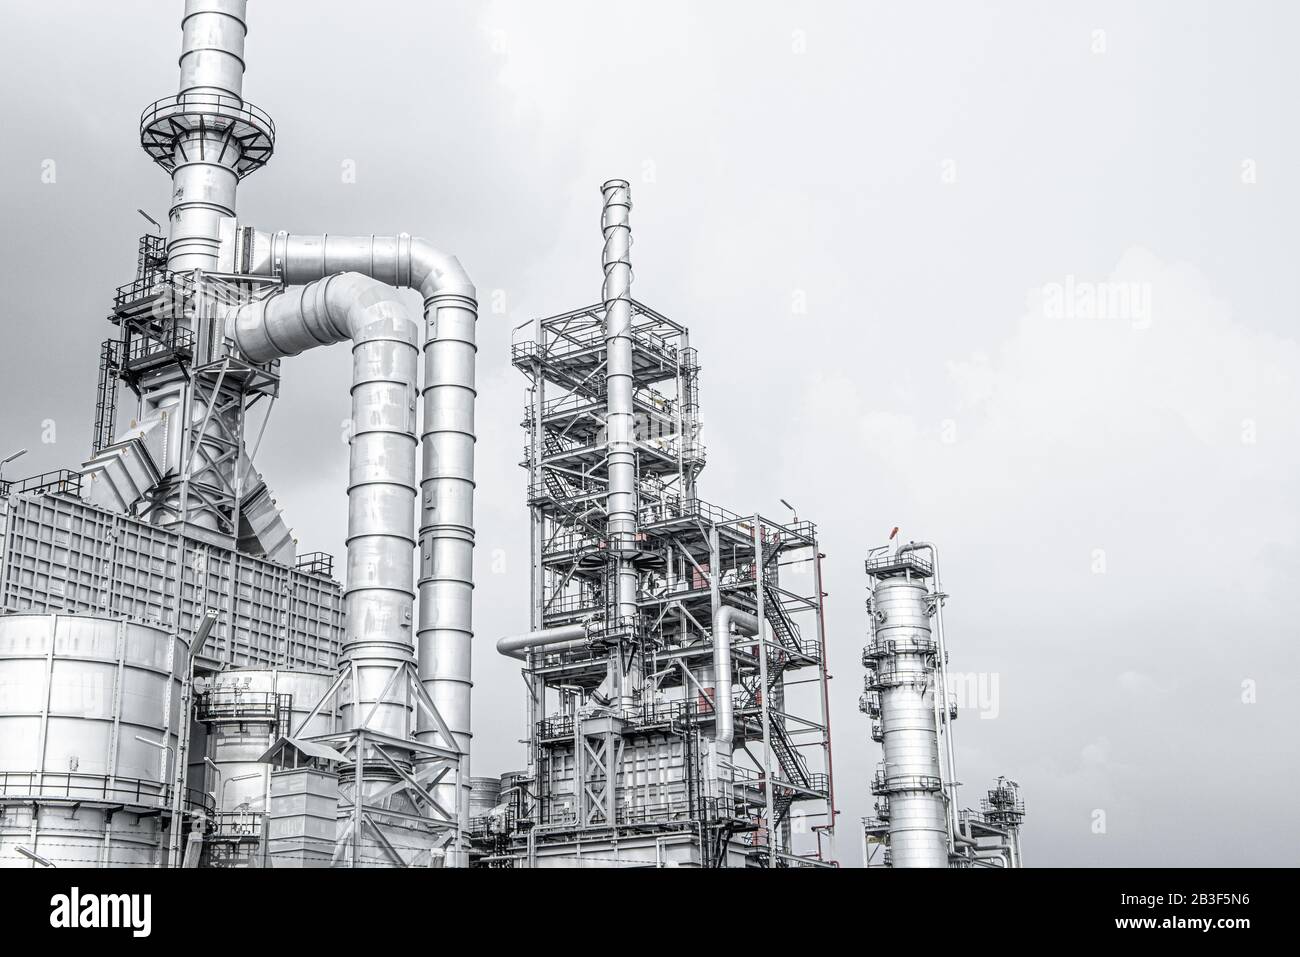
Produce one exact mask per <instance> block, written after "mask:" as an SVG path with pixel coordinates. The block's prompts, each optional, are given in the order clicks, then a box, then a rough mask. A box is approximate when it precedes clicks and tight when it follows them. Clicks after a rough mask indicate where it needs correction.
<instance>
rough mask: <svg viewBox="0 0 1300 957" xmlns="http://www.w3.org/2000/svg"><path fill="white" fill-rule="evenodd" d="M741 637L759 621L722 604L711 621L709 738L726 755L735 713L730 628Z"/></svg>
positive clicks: (733, 735) (731, 744) (733, 737)
mask: <svg viewBox="0 0 1300 957" xmlns="http://www.w3.org/2000/svg"><path fill="white" fill-rule="evenodd" d="M732 628H735V629H736V630H737V631H739V632H740V633H741V634H745V635H757V634H758V630H759V620H758V618H757V617H755V616H754V615H751V614H750V613H749V612H747V611H741V610H740V609H739V608H734V607H732V606H731V605H723V606H722V610H721V611H719V612H718V617H717V618H715V619H714V620H713V675H714V679H713V680H714V688H713V700H714V707H715V710H716V711H717V715H718V720H717V723H716V724H715V725H714V729H713V739H714V740H715V741H717V742H718V746H719V747H721V748H724V749H725V750H726V752H727V754H730V753H731V749H732V748H733V747H734V746H735V740H736V714H735V705H734V703H733V702H732V700H731V629H732Z"/></svg>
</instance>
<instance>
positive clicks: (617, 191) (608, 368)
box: [600, 179, 637, 696]
mask: <svg viewBox="0 0 1300 957" xmlns="http://www.w3.org/2000/svg"><path fill="white" fill-rule="evenodd" d="M600 191H601V194H602V195H603V196H604V200H605V202H604V209H603V210H602V212H601V219H600V228H601V233H602V234H603V235H604V237H605V248H604V251H603V253H602V255H601V265H602V267H603V268H604V271H605V282H604V285H603V288H602V290H601V300H602V302H603V303H604V305H605V403H606V405H605V441H606V462H607V467H608V471H609V486H608V491H607V495H606V498H605V514H606V526H605V528H606V532H605V537H606V539H607V541H608V547H609V554H610V560H611V561H612V562H613V564H614V575H613V580H614V582H615V586H614V587H615V592H616V593H615V594H614V595H613V596H612V601H610V602H609V614H610V616H611V617H612V618H613V619H615V622H622V621H627V620H629V619H633V618H635V617H636V614H637V573H636V565H635V564H633V558H634V557H635V555H636V550H637V506H636V448H635V445H634V438H635V420H634V417H633V404H632V402H633V398H632V397H633V382H632V294H631V290H632V260H631V255H630V253H631V248H632V230H631V227H630V226H629V224H628V217H629V213H630V212H631V210H632V197H631V191H630V188H629V187H628V184H627V181H626V180H621V179H612V180H609V181H608V182H607V183H605V184H604V185H603V186H602V187H601V188H600ZM616 627H617V625H616ZM621 662H622V656H621V655H612V656H611V657H610V667H611V669H618V672H619V673H617V674H616V673H614V671H613V670H611V673H610V676H609V677H610V679H611V682H612V684H613V687H614V688H615V689H616V692H615V693H616V694H618V695H621V696H627V695H630V694H631V692H632V689H631V688H625V687H623V683H624V676H623V674H622V673H621V669H622V664H621Z"/></svg>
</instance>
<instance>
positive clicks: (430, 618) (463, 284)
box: [231, 227, 478, 813]
mask: <svg viewBox="0 0 1300 957" xmlns="http://www.w3.org/2000/svg"><path fill="white" fill-rule="evenodd" d="M233 235H234V236H235V237H236V249H234V250H232V251H231V252H232V256H231V259H232V262H233V264H234V265H235V266H237V267H238V271H240V272H245V273H249V274H253V275H264V276H266V275H279V276H280V277H281V278H282V279H283V280H284V281H285V282H287V283H290V284H293V285H298V284H301V283H307V282H313V281H316V280H320V279H323V278H325V277H327V276H330V275H332V274H334V273H338V272H356V273H361V274H362V275H365V276H369V277H371V278H372V279H375V280H378V281H379V282H381V283H384V284H386V285H389V286H397V287H403V288H408V289H415V290H418V291H419V293H420V295H421V296H423V297H424V319H425V336H424V388H423V402H424V427H423V432H422V434H421V436H420V444H421V448H422V452H423V459H424V465H423V477H422V480H421V487H420V488H421V491H420V502H421V513H420V535H419V543H420V571H419V595H420V606H419V612H420V617H419V628H418V632H417V653H416V659H417V662H418V665H419V674H420V681H421V683H422V684H423V685H424V687H425V690H427V691H428V693H429V696H430V698H431V699H432V700H433V703H434V705H435V706H436V707H437V708H438V711H439V713H440V714H441V715H442V717H443V720H444V721H446V722H447V725H448V727H449V729H450V730H451V732H452V734H453V736H454V737H455V739H456V744H457V747H458V748H459V750H460V751H461V753H462V754H463V755H464V757H463V758H462V763H461V768H462V780H463V781H464V782H465V784H464V788H465V789H466V791H467V789H468V787H469V783H468V782H469V778H470V774H469V764H468V760H469V751H470V739H471V737H472V735H471V733H470V689H471V687H472V682H471V680H470V650H471V643H472V640H473V637H474V632H473V624H472V618H471V602H472V597H473V588H474V579H473V560H474V401H475V397H476V395H477V393H476V391H475V387H474V366H475V358H476V351H477V349H476V346H475V323H476V321H477V319H478V303H477V300H476V298H475V296H476V293H475V290H474V284H473V283H472V282H470V279H469V276H468V274H466V272H465V270H464V268H463V267H462V266H461V264H460V262H459V261H458V260H457V259H456V257H454V256H450V255H446V254H444V253H441V252H439V251H438V250H436V249H435V248H434V247H433V246H432V245H431V244H430V243H429V242H427V241H426V240H424V239H420V238H418V237H414V238H413V237H411V236H409V235H407V234H406V233H402V234H400V235H397V236H388V237H380V236H330V235H323V236H296V235H291V234H289V233H286V232H278V233H269V232H264V231H260V230H253V229H251V228H248V227H245V228H243V229H236V230H234V232H233ZM436 733H437V732H436V729H434V728H433V727H432V726H431V725H429V724H427V723H424V724H422V725H421V727H420V734H419V737H420V740H433V739H434V737H435V735H436ZM453 786H454V785H450V784H448V785H439V788H440V789H441V788H446V787H453ZM463 797H464V800H461V801H460V807H461V808H462V809H467V808H468V806H469V801H468V793H466V794H465V795H463ZM465 813H468V812H467V810H466V811H465Z"/></svg>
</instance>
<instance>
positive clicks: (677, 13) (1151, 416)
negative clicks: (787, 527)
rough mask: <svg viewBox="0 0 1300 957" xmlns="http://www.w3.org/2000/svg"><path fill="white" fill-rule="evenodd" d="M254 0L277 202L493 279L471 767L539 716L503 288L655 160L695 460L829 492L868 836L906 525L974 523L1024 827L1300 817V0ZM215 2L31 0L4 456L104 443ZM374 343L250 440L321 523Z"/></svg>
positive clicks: (1162, 831)
mask: <svg viewBox="0 0 1300 957" xmlns="http://www.w3.org/2000/svg"><path fill="white" fill-rule="evenodd" d="M250 8H251V9H250V14H249V27H250V36H249V43H248V74H247V78H246V82H245V93H246V95H247V97H248V99H249V100H250V101H252V102H253V103H256V104H257V105H259V106H261V107H263V108H265V109H266V110H267V111H269V112H270V113H271V115H272V116H273V117H274V118H275V120H276V124H277V128H278V139H279V141H278V144H277V151H276V156H275V158H274V159H273V160H272V162H271V163H270V164H269V165H268V166H267V168H266V169H264V170H262V171H260V172H258V173H256V174H254V175H253V176H252V177H250V178H249V179H248V180H246V181H245V183H244V185H243V187H242V188H241V191H240V214H241V220H242V221H244V222H247V223H251V224H254V225H257V226H259V227H262V228H269V229H290V230H295V231H302V232H322V231H328V232H336V233H351V232H365V233H369V232H375V233H391V232H396V231H399V230H406V231H409V232H412V233H417V234H421V235H425V236H427V237H429V238H430V239H433V240H434V241H435V242H437V243H438V244H439V245H441V246H442V247H444V248H446V249H448V250H451V251H453V252H455V253H456V254H457V255H459V257H460V258H461V260H462V262H463V263H464V264H465V266H466V268H467V269H468V270H469V271H470V273H471V275H472V276H473V277H474V279H475V281H476V282H477V284H478V287H479V290H480V297H481V299H482V301H483V314H482V318H481V320H480V323H479V334H480V352H479V356H480V365H479V390H480V404H479V410H478V423H479V434H480V439H479V446H478V476H479V493H478V498H477V514H478V525H479V550H478V556H477V593H476V597H477V601H476V609H475V615H476V629H477V631H478V634H479V639H480V640H479V642H478V645H477V649H476V652H475V661H474V667H475V681H476V690H475V700H474V709H475V715H474V720H475V727H476V736H475V748H476V751H475V756H474V768H475V771H476V772H477V773H495V772H499V771H503V770H509V769H512V768H515V767H518V766H521V764H522V761H523V754H522V748H521V747H520V746H519V745H518V744H517V743H515V739H516V738H518V737H519V736H521V735H522V732H523V700H522V685H521V683H520V680H519V678H518V676H517V670H516V667H515V664H514V663H513V662H510V661H507V660H505V659H499V658H497V656H496V655H495V654H494V653H493V651H492V647H491V646H492V643H493V642H494V641H495V639H496V637H497V636H498V635H500V634H502V633H506V632H511V631H518V630H521V629H522V628H523V627H525V626H526V624H527V607H526V604H527V598H526V596H527V564H528V553H527V522H526V508H525V505H524V473H523V471H522V470H521V469H519V468H518V467H517V465H516V463H517V461H518V460H519V458H520V456H521V448H522V442H523V434H522V431H521V430H520V429H519V428H518V420H519V413H520V411H521V408H522V402H523V378H522V377H521V376H519V375H518V374H517V373H516V372H515V371H514V370H513V369H511V368H510V366H509V348H508V347H509V329H510V327H512V326H514V325H516V324H518V323H519V322H522V321H523V320H525V319H527V318H530V317H531V316H534V315H536V314H539V313H542V314H551V313H555V312H560V311H563V310H565V309H568V308H572V307H576V306H580V305H586V304H588V303H590V302H594V301H595V300H596V299H598V298H599V289H600V246H601V240H600V234H599V211H600V196H599V193H598V186H599V185H600V183H601V182H602V181H604V180H605V179H608V178H610V177H614V176H621V177H626V178H628V179H629V180H631V182H632V189H633V199H634V203H635V208H634V210H633V220H632V222H633V230H634V236H635V241H636V244H635V246H634V249H633V261H634V265H635V268H636V281H635V285H634V294H635V295H636V296H637V297H638V298H640V299H642V300H644V301H646V302H648V303H649V304H651V305H653V306H654V307H656V308H657V309H659V310H660V311H662V312H664V313H666V314H667V315H669V316H671V317H673V318H675V319H677V320H678V321H680V322H683V323H686V324H687V325H689V326H690V327H691V332H692V344H693V345H695V346H697V347H698V348H699V350H700V357H701V362H702V365H703V370H704V371H703V380H702V408H703V411H704V417H705V440H706V442H707V444H708V447H709V454H710V465H709V468H708V469H707V470H706V471H705V473H704V476H703V479H702V495H703V496H704V497H705V498H707V499H709V500H711V501H715V502H718V503H719V504H722V505H725V506H727V507H729V508H732V509H734V510H737V511H754V510H761V511H764V512H767V513H770V514H772V515H774V516H779V515H780V514H782V510H781V509H780V506H779V505H778V503H777V499H778V497H785V498H788V499H790V500H791V501H792V502H794V503H795V504H796V505H798V506H799V508H800V511H801V513H802V514H803V515H804V516H805V517H809V518H812V519H814V520H815V521H817V522H819V523H820V524H821V529H822V535H823V544H824V548H825V551H826V552H827V555H828V558H827V562H826V566H825V572H826V576H827V589H828V590H829V592H830V598H829V599H828V613H829V618H828V640H829V643H830V645H831V662H832V667H833V672H834V674H835V680H834V682H833V684H832V696H833V711H834V714H833V736H834V745H835V758H836V772H837V778H836V780H837V785H838V787H837V790H838V797H839V804H840V807H841V809H842V811H843V814H842V817H841V836H840V839H839V845H838V850H839V856H840V858H841V859H842V860H843V861H844V863H846V864H848V865H853V866H856V864H857V863H858V850H857V839H856V822H857V818H858V817H860V816H861V815H863V814H865V813H869V812H870V806H871V798H870V796H869V794H868V793H867V778H868V775H869V773H870V770H871V769H872V768H873V767H874V766H875V763H876V762H877V760H878V756H879V748H878V746H877V745H875V744H873V743H872V742H871V741H870V739H869V738H868V736H867V731H868V722H867V719H866V718H865V716H863V715H861V714H859V713H858V711H857V698H858V694H859V691H860V687H861V679H862V668H861V664H860V662H859V655H860V650H861V646H862V644H863V643H864V641H865V638H866V618H865V613H864V609H863V599H864V597H865V580H864V578H863V576H862V574H861V567H862V566H861V559H862V557H863V555H864V553H865V551H866V549H867V547H869V546H870V545H874V544H877V543H879V542H881V541H883V539H884V536H885V535H886V534H887V533H888V530H889V528H890V527H891V526H893V525H895V524H897V525H900V526H902V529H903V537H905V538H927V539H932V540H934V541H936V542H938V543H939V544H940V545H941V547H942V554H943V559H944V579H945V585H946V588H947V591H948V592H949V593H950V594H951V596H952V597H951V599H950V602H949V605H948V614H947V618H946V622H947V630H948V641H949V648H950V651H951V658H952V662H951V666H952V668H953V669H954V670H956V671H958V672H968V673H975V674H976V675H977V676H982V681H983V685H982V687H983V688H984V690H985V694H986V697H987V696H988V695H991V694H992V692H993V688H994V685H993V682H994V681H995V680H996V700H995V701H991V700H986V701H985V702H984V704H985V705H986V706H985V707H983V708H981V707H979V706H978V703H976V702H973V703H972V704H975V705H977V706H974V707H971V708H968V709H966V710H964V712H963V715H962V719H961V720H960V721H959V722H958V723H957V726H956V740H957V744H958V749H959V750H958V767H959V771H960V777H961V779H962V780H963V781H964V782H966V787H965V790H964V797H965V798H966V800H967V801H968V802H970V803H974V802H975V801H976V800H977V799H978V797H979V794H980V793H981V792H982V791H983V789H984V788H986V787H987V786H988V785H989V784H990V783H991V782H992V779H993V777H995V776H996V775H997V774H998V773H1007V774H1009V775H1010V776H1012V777H1013V778H1015V779H1016V780H1018V781H1019V782H1020V783H1021V784H1022V785H1023V788H1024V792H1025V796H1026V800H1027V803H1028V808H1029V817H1028V820H1027V824H1026V830H1025V835H1024V847H1025V854H1026V858H1027V861H1028V863H1030V864H1031V865H1032V864H1036V865H1046V864H1055V865H1094V864H1109V865H1129V864H1170V865H1197V864H1291V863H1294V861H1295V859H1296V854H1297V851H1298V850H1300V823H1297V819H1296V816H1295V814H1294V799H1293V798H1292V795H1293V794H1294V792H1295V790H1296V788H1297V786H1300V772H1298V769H1297V749H1296V746H1295V743H1294V740H1293V736H1292V735H1291V734H1290V733H1289V732H1287V731H1285V730H1284V729H1285V727H1286V726H1287V724H1289V723H1290V722H1293V721H1294V715H1293V713H1292V709H1290V708H1288V707H1287V706H1286V705H1285V702H1286V701H1287V700H1292V701H1294V700H1297V699H1300V678H1298V677H1297V673H1298V669H1297V667H1296V666H1297V660H1296V658H1297V655H1296V651H1295V647H1296V638H1297V634H1296V621H1297V610H1298V609H1297V604H1298V601H1300V600H1298V599H1297V590H1296V588H1295V587H1294V582H1295V580H1296V578H1297V576H1300V552H1298V551H1297V509H1296V504H1295V497H1296V490H1297V478H1298V476H1297V470H1298V469H1297V467H1298V466H1300V451H1298V450H1300V443H1298V442H1297V438H1300V436H1298V435H1297V433H1298V432H1300V429H1298V427H1297V421H1296V410H1297V408H1300V403H1298V401H1297V400H1298V399H1300V396H1297V391H1298V387H1297V381H1298V379H1300V349H1298V348H1297V343H1296V338H1295V328H1296V325H1295V324H1296V319H1297V306H1296V301H1297V300H1296V294H1295V290H1294V288H1293V284H1292V282H1291V279H1292V276H1293V275H1294V271H1295V270H1294V263H1295V261H1296V259H1297V254H1298V253H1300V250H1298V249H1297V242H1296V232H1295V229H1294V225H1293V224H1294V221H1295V219H1296V215H1295V212H1296V209H1297V200H1298V199H1300V197H1298V196H1297V186H1296V183H1297V180H1296V177H1294V176H1292V175H1291V174H1288V173H1286V172H1285V171H1286V169H1287V168H1293V167H1295V166H1296V165H1297V159H1298V157H1297V151H1298V150H1300V141H1298V140H1297V135H1296V132H1295V130H1296V124H1295V123H1293V122H1291V121H1290V118H1291V117H1292V115H1293V113H1294V104H1293V103H1292V102H1291V101H1292V99H1293V96H1294V91H1295V90H1296V88H1297V80H1298V79H1300V77H1298V76H1297V69H1298V68H1297V66H1296V59H1295V55H1294V52H1293V51H1292V50H1291V49H1290V47H1291V46H1292V45H1293V44H1292V38H1294V36H1295V35H1296V34H1297V32H1300V9H1297V8H1296V7H1295V6H1294V5H1291V4H1286V3H1283V2H1280V0H1279V2H1275V3H1233V4H1227V3H1221V4H1213V5H1212V4H1209V3H1193V2H1165V3H1159V2H1148V3H1144V4H1140V5H1133V4H1128V3H1097V2H1093V3H1087V4H1084V3H1054V4H1041V3H1032V2H1028V0H1026V2H1020V3H997V4H991V3H990V4H976V3H958V2H956V0H952V2H944V3H915V4H913V3H908V4H898V3H862V2H858V3H850V2H831V0H823V2H820V3H816V4H808V3H802V4H801V3H774V2H753V0H748V2H743V3H742V2H740V0H725V2H724V0H713V2H696V3H684V2H665V0H656V2H648V0H645V2H611V0H603V2H595V0H591V2H579V0H547V2H535V0H528V2H524V0H517V2H487V0H484V2H434V3H415V2H401V3H399V2H396V0H389V2H383V0H372V2H371V3H369V4H367V5H366V12H365V13H364V15H360V16H359V15H358V14H356V13H355V11H356V10H357V9H358V7H357V5H356V4H350V3H343V2H336V0H329V2H322V0H313V2H310V3H308V2H306V0H275V2H274V3H270V2H267V0H255V2H253V3H251V4H250ZM110 9H111V15H109V16H106V15H105V13H106V12H107V11H109V10H110ZM92 10H93V11H95V12H96V13H97V14H98V15H97V16H95V17H93V18H92V17H91V16H90V11H92ZM180 11H181V3H180V2H179V0H176V2H167V3H160V2H158V0H149V2H146V0H118V2H115V3H113V4H112V5H111V7H110V5H107V4H90V3H73V2H66V0H44V2H42V3H40V4H20V3H13V2H7V3H6V4H5V20H6V29H5V30H4V31H0V79H2V80H3V89H4V90H5V95H4V98H3V102H2V105H0V116H2V119H3V130H4V135H3V137H2V138H0V209H2V210H3V216H4V223H5V227H6V228H5V229H4V230H3V231H0V278H2V281H3V288H4V290H5V299H6V307H7V312H6V314H5V316H4V320H3V321H4V329H5V332H6V344H5V345H4V346H3V347H0V382H2V383H3V399H4V402H3V404H2V405H0V436H2V437H3V439H2V441H0V444H3V445H4V446H5V449H4V451H8V450H9V448H10V447H16V446H22V445H26V446H28V447H29V448H31V449H32V452H31V454H30V455H29V456H28V458H27V459H26V460H25V461H24V462H23V463H22V466H23V467H22V468H21V470H15V471H22V472H24V473H25V472H31V471H37V470H40V469H45V468H56V467H61V466H68V465H73V464H75V463H76V462H78V461H80V460H81V459H82V458H84V457H85V455H86V454H87V447H88V444H89V433H90V421H91V417H92V412H93V392H94V384H95V368H96V360H97V354H98V343H99V342H100V340H101V339H103V338H104V337H106V336H107V335H108V334H109V326H108V325H107V323H105V322H104V320H103V317H104V316H105V315H106V314H107V312H108V308H109V305H110V302H111V294H112V290H113V287H114V286H116V285H118V284H120V283H122V282H125V281H127V280H128V279H130V278H131V273H132V270H133V267H134V255H135V249H134V246H135V239H136V237H137V235H138V234H139V233H140V232H141V231H142V230H141V225H142V221H141V220H140V219H139V217H138V216H137V215H136V213H135V208H136V207H137V206H143V207H144V208H145V209H146V210H147V211H149V212H150V213H151V214H152V215H153V216H154V217H155V218H158V219H162V218H163V217H164V216H165V214H166V208H167V191H168V180H167V178H166V176H165V175H164V174H163V173H162V171H160V170H159V169H157V168H156V167H154V166H153V165H152V164H151V163H150V162H149V161H148V159H147V158H146V157H145V155H144V154H143V152H141V150H140V148H139V145H138V134H137V128H136V123H137V120H138V116H139V113H140V111H141V109H142V108H143V107H144V106H145V105H146V104H147V103H149V102H151V101H152V100H154V99H157V98H158V97H161V96H165V95H168V94H171V93H173V92H174V91H175V88H176V69H175V64H176V56H177V53H178V51H179V43H180V31H179V21H180ZM47 160H53V161H54V166H53V170H54V173H55V176H54V182H43V181H42V174H43V171H45V172H46V174H47V175H46V177H45V178H47V179H48V178H49V177H48V170H49V168H50V167H49V166H48V164H45V161H47ZM349 161H350V162H352V163H353V164H355V170H356V181H355V183H344V182H343V176H342V170H343V168H344V164H345V163H347V162H349ZM43 164H44V165H43ZM1108 283H1109V284H1112V285H1107V284H1108ZM1113 284H1124V285H1113ZM1113 292H1126V293H1130V294H1131V295H1130V298H1129V299H1128V300H1127V301H1116V300H1115V299H1110V300H1109V301H1107V302H1106V303H1104V304H1103V305H1102V306H1101V307H1098V308H1094V307H1090V306H1089V301H1090V300H1089V297H1095V296H1096V295H1101V294H1108V293H1113ZM1092 301H1093V302H1094V303H1095V302H1096V300H1095V298H1094V299H1093V300H1092ZM348 366H349V361H348V355H347V352H346V350H344V349H334V350H318V351H317V352H316V353H315V354H312V355H309V356H305V357H301V358H300V359H298V360H296V361H293V362H289V363H286V373H285V386H284V397H283V399H282V400H281V401H280V402H279V404H278V405H277V407H276V410H275V413H274V416H273V419H272V424H271V427H270V431H269V433H268V438H267V441H266V443H265V444H264V449H263V453H262V455H261V456H260V459H259V462H258V465H259V466H260V467H261V468H262V469H263V470H264V471H265V473H266V476H267V478H268V480H269V481H270V483H271V484H272V486H273V487H274V488H275V490H276V492H277V497H278V499H279V502H280V503H281V505H282V506H283V507H284V509H285V511H286V514H287V517H288V520H289V522H290V523H291V524H292V525H293V526H294V527H295V529H296V531H297V533H298V535H299V537H300V540H301V547H302V548H303V549H304V550H314V549H318V548H320V549H326V550H329V551H333V552H335V553H336V554H341V553H342V550H343V546H342V540H343V533H344V525H345V520H346V519H345V510H344V501H345V479H346V452H345V449H344V446H343V444H342V442H341V441H340V433H341V428H340V422H341V420H342V419H343V418H344V417H345V416H346V415H347V412H348V401H347V389H346V383H347V370H348ZM46 420H50V421H52V422H53V423H54V425H55V427H56V436H55V437H56V439H57V441H56V442H54V443H51V444H42V429H43V423H44V422H45V421H46ZM47 437H48V436H47ZM11 474H12V473H11ZM978 680H980V679H979V678H977V682H978ZM1247 682H1253V683H1254V684H1253V685H1251V684H1245V685H1244V684H1243V683H1247ZM1252 689H1253V690H1252ZM1252 697H1253V699H1254V703H1246V701H1244V700H1243V698H1247V699H1249V698H1252ZM994 705H995V706H994ZM982 711H983V712H984V713H985V714H986V715H988V716H987V717H981V712H982ZM995 712H996V716H993V715H994V713H995ZM1098 811H1101V812H1104V822H1103V823H1104V833H1098V830H1099V824H1098V822H1099V821H1101V820H1102V819H1101V818H1099V817H1098V814H1097V812H1098Z"/></svg>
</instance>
